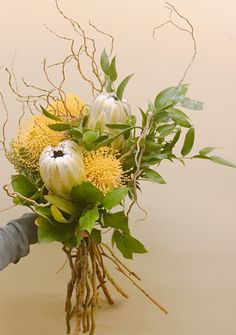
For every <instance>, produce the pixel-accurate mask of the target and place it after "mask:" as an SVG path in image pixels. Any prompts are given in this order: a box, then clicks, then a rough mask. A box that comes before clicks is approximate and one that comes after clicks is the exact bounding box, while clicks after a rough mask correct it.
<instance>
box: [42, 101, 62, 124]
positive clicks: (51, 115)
mask: <svg viewBox="0 0 236 335" xmlns="http://www.w3.org/2000/svg"><path fill="white" fill-rule="evenodd" d="M40 107H41V109H42V112H43V114H44V115H45V116H46V117H47V118H49V119H52V120H55V121H61V119H60V118H59V117H58V116H56V115H53V114H51V113H49V112H48V111H47V110H46V109H45V108H43V107H42V106H41V105H40Z"/></svg>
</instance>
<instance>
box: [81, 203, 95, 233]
mask: <svg viewBox="0 0 236 335" xmlns="http://www.w3.org/2000/svg"><path fill="white" fill-rule="evenodd" d="M98 219H99V211H98V208H97V206H95V207H94V208H92V209H88V210H87V211H85V213H84V214H83V216H81V218H80V219H79V230H80V231H83V230H86V231H87V232H88V233H89V234H90V233H91V231H92V229H93V228H94V226H95V223H96V221H97V220H98Z"/></svg>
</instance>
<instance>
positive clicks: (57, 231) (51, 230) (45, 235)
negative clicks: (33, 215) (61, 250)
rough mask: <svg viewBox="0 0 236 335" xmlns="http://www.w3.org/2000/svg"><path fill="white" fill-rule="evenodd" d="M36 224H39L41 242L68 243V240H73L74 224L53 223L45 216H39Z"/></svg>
mask: <svg viewBox="0 0 236 335" xmlns="http://www.w3.org/2000/svg"><path fill="white" fill-rule="evenodd" d="M36 224H37V225H38V240H39V243H50V242H54V241H58V242H62V243H63V244H66V243H68V241H72V239H71V237H72V236H73V232H74V227H73V225H62V224H60V223H59V224H58V225H57V224H52V223H51V222H50V221H49V220H47V219H46V218H45V217H43V216H40V217H38V219H37V220H36Z"/></svg>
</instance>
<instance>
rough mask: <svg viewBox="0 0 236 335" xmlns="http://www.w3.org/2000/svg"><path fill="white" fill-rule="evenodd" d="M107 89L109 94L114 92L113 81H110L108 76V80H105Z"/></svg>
mask: <svg viewBox="0 0 236 335" xmlns="http://www.w3.org/2000/svg"><path fill="white" fill-rule="evenodd" d="M105 88H106V91H107V92H113V88H112V80H111V79H110V77H108V76H106V80H105Z"/></svg>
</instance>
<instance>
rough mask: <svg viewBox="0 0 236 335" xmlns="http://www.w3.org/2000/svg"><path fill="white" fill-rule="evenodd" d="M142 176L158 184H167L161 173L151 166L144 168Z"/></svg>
mask: <svg viewBox="0 0 236 335" xmlns="http://www.w3.org/2000/svg"><path fill="white" fill-rule="evenodd" d="M142 177H143V178H145V179H148V180H151V181H154V182H155V183H158V184H166V182H165V180H164V179H163V178H162V176H161V175H160V174H159V173H157V172H156V171H154V170H152V169H149V168H145V169H143V173H142Z"/></svg>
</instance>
